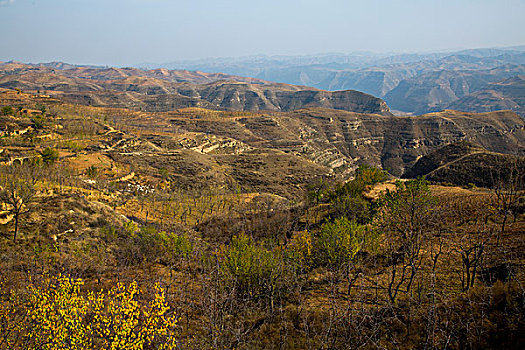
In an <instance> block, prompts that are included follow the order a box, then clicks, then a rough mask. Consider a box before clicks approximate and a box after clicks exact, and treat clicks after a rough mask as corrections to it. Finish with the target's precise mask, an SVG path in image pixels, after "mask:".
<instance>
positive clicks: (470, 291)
mask: <svg viewBox="0 0 525 350" xmlns="http://www.w3.org/2000/svg"><path fill="white" fill-rule="evenodd" d="M18 98H19V100H16V101H17V104H14V103H12V102H11V105H9V107H12V108H10V109H8V108H2V113H3V114H4V115H5V116H6V117H5V118H6V121H7V122H6V128H8V129H9V128H11V129H13V130H15V129H16V130H19V129H22V128H25V127H26V124H27V126H29V125H33V127H32V128H31V130H30V131H28V132H27V133H25V134H22V135H18V134H17V135H15V134H9V135H8V134H6V135H4V136H3V137H2V138H0V144H1V146H0V147H2V149H3V150H2V153H1V154H0V156H2V157H3V158H2V165H1V166H0V186H1V191H0V200H1V201H2V203H3V204H2V211H1V216H0V220H2V225H1V234H0V267H1V268H0V290H1V292H0V349H173V348H180V349H377V348H380V349H522V348H523V344H525V269H524V264H525V216H524V214H525V213H524V210H525V197H524V189H525V187H524V185H525V184H524V183H523V171H524V169H521V168H516V169H515V172H514V173H513V174H510V176H507V175H508V174H506V176H505V178H504V179H503V180H501V181H500V182H497V181H496V180H497V179H495V182H496V183H497V186H495V187H494V188H491V189H483V188H460V187H454V186H443V185H439V184H434V183H429V182H428V181H427V180H425V179H424V178H417V179H412V180H404V181H395V180H392V179H391V178H390V177H389V175H388V174H387V173H386V172H385V171H383V170H381V169H379V168H375V167H372V166H366V165H362V166H360V167H359V168H357V170H355V172H353V174H352V177H351V180H348V179H343V178H337V177H317V178H311V179H310V180H309V181H308V182H305V183H297V184H296V185H297V186H296V187H294V188H293V191H294V192H290V193H301V195H298V196H297V197H295V198H284V197H282V196H279V195H275V194H272V193H262V192H259V193H255V192H251V191H246V190H244V189H243V188H242V187H241V186H240V185H239V183H236V182H235V181H234V180H232V179H230V178H225V179H222V178H220V177H219V175H217V174H212V173H211V171H210V175H209V178H208V181H207V182H206V181H197V180H195V181H193V183H192V182H191V181H186V179H185V178H183V177H182V176H175V175H174V173H173V172H172V171H171V170H169V169H170V168H168V165H169V164H167V163H163V162H161V161H159V163H158V164H156V163H153V160H152V163H148V164H142V163H139V162H133V158H131V160H129V159H128V158H125V157H129V156H127V155H126V154H128V153H129V154H132V153H133V152H136V153H137V154H138V153H139V152H143V153H144V152H147V151H148V150H151V149H155V147H157V148H158V147H161V146H162V145H160V146H159V144H158V143H153V142H150V141H149V139H148V135H150V134H149V133H148V132H147V131H146V130H138V129H136V128H135V129H134V128H133V127H132V126H130V125H129V124H128V123H126V120H127V119H126V118H128V116H129V115H131V114H133V113H135V112H131V111H127V110H117V109H97V108H91V107H82V106H76V105H68V104H59V103H50V102H48V103H47V104H46V105H44V104H42V105H40V106H37V105H36V104H40V103H41V102H39V101H36V102H34V101H33V102H31V101H32V100H31V99H29V98H28V100H27V101H24V100H20V99H21V97H18ZM4 104H5V107H7V104H6V103H4ZM18 105H20V106H21V107H23V108H26V109H27V108H30V109H33V110H37V111H38V110H39V109H38V108H37V107H40V112H41V113H36V112H35V115H38V117H35V115H33V116H30V115H24V113H22V109H17V106H18ZM187 113H190V112H187ZM210 113H211V112H210ZM211 114H213V113H211ZM221 115H222V114H221ZM242 116H244V115H242ZM213 117H214V118H220V117H221V116H216V115H215V114H214V115H213ZM157 132H158V133H159V134H162V133H163V132H164V131H161V130H159V131H157ZM46 135H48V136H46ZM122 140H124V141H122ZM148 142H149V143H148ZM166 142H167V141H166ZM123 145H125V146H126V147H125V148H121V149H119V152H120V153H119V154H118V155H115V153H112V152H113V150H114V149H118V147H123ZM144 145H147V147H149V148H147V149H146V148H145V147H146V146H144ZM141 147H143V148H141ZM180 154H183V153H182V151H181V153H180ZM180 154H177V156H179V155H180ZM195 157H197V156H195ZM152 159H153V156H152ZM192 161H194V160H193V159H192ZM177 164H179V163H177ZM185 164H186V163H185ZM199 164H200V165H199V166H201V167H204V166H205V165H203V164H204V163H199ZM210 167H211V166H210ZM188 169H189V170H187V171H188V173H189V174H190V175H189V178H190V179H191V176H192V175H191V171H193V170H192V168H191V167H189V166H188ZM494 176H497V173H496V172H495V173H494ZM194 179H196V178H194ZM344 180H346V181H344ZM219 181H222V182H220V183H219Z"/></svg>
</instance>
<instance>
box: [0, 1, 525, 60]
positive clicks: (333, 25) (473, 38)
mask: <svg viewBox="0 0 525 350" xmlns="http://www.w3.org/2000/svg"><path fill="white" fill-rule="evenodd" d="M524 18H525V0H490V1H489V0H441V1H437V0H405V1H401V0H362V1H352V0H347V1H344V0H324V1H320V0H319V1H313V0H262V1H250V0H225V1H219V0H215V1H212V0H0V44H1V49H0V61H7V60H19V61H23V62H48V61H55V60H57V61H65V62H71V63H84V64H107V65H131V64H136V63H143V62H170V61H175V60H181V59H196V58H206V57H232V56H245V55H255V54H266V55H305V54H315V53H323V52H340V53H350V52H356V51H373V52H420V51H426V52H428V51H437V50H445V49H462V48H479V47H503V46H512V45H524V44H525V21H524Z"/></svg>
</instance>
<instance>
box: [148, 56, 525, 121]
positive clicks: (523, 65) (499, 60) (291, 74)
mask: <svg viewBox="0 0 525 350" xmlns="http://www.w3.org/2000/svg"><path fill="white" fill-rule="evenodd" d="M138 66H139V67H141V68H150V69H151V68H159V67H163V68H169V69H188V70H198V71H203V72H222V73H225V74H234V75H240V76H249V77H253V78H257V79H262V80H266V81H275V82H281V83H286V84H293V85H306V86H311V87H315V88H318V89H323V90H329V91H336V90H357V91H362V92H364V93H367V94H371V95H374V96H377V97H381V98H384V99H385V101H386V102H387V103H388V105H389V106H390V107H391V108H392V109H393V110H398V111H402V112H406V113H413V114H422V113H428V112H434V111H438V110H442V109H446V108H449V105H451V104H453V103H454V102H456V101H457V100H459V99H462V98H464V97H467V96H470V95H471V94H474V93H476V92H479V91H482V90H486V89H490V87H491V86H492V85H490V84H493V83H502V82H503V81H504V80H506V79H509V78H513V77H516V76H519V75H524V74H525V46H516V47H509V48H497V49H473V50H462V51H455V52H437V53H427V54H396V55H389V54H372V53H358V54H350V55H342V54H323V55H312V56H272V57H268V56H252V57H244V58H215V59H204V60H196V61H179V62H172V63H165V64H141V65H138ZM475 96H476V95H473V96H472V97H473V98H472V99H467V100H463V102H462V103H461V107H462V108H465V110H466V111H475V110H479V109H478V108H479V103H477V102H476V104H474V105H472V106H471V105H469V104H467V102H465V101H470V100H472V101H474V100H476V98H475ZM499 97H501V98H503V99H504V100H505V99H507V98H509V99H511V100H513V98H512V97H511V96H507V95H506V94H505V93H503V92H500V96H499ZM485 102H488V101H485ZM503 105H508V106H514V107H512V109H513V110H514V111H517V112H519V113H522V109H523V106H522V105H520V104H519V103H518V106H516V105H514V104H513V103H512V102H510V101H509V102H508V103H504V104H503ZM501 107H502V104H501V103H499V104H486V105H485V106H484V109H483V111H486V110H498V109H500V108H501Z"/></svg>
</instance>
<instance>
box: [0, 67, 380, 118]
mask: <svg viewBox="0 0 525 350" xmlns="http://www.w3.org/2000/svg"><path fill="white" fill-rule="evenodd" d="M66 68H67V69H54V68H52V67H47V66H35V65H24V64H20V63H7V64H3V65H0V88H7V89H17V88H18V89H22V90H24V91H33V92H39V91H41V92H42V93H44V92H45V94H49V95H51V96H56V97H58V96H59V97H60V98H61V99H63V100H67V101H70V102H73V103H81V104H85V105H93V106H99V107H118V108H131V109H135V110H143V111H149V112H166V111H170V110H174V109H178V108H184V107H202V108H208V109H219V110H230V111H259V110H270V111H290V110H295V109H299V108H305V107H325V108H334V109H341V110H348V111H353V112H361V113H378V114H385V115H389V114H390V111H389V108H388V106H387V105H386V103H385V102H384V101H382V100H381V99H379V98H376V97H373V96H370V95H367V94H364V93H361V92H358V91H352V90H349V91H337V92H328V91H323V90H318V89H315V88H309V87H304V86H294V85H287V84H280V83H269V82H265V81H261V80H257V79H252V78H242V77H236V76H229V75H225V74H220V73H216V74H209V73H201V72H188V71H168V70H165V69H156V70H150V71H143V70H140V69H136V68H96V67H74V68H69V67H67V66H66Z"/></svg>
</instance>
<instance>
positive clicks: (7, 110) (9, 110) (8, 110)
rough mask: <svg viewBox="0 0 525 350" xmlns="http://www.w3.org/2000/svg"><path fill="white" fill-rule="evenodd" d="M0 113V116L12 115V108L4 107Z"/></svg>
mask: <svg viewBox="0 0 525 350" xmlns="http://www.w3.org/2000/svg"><path fill="white" fill-rule="evenodd" d="M0 111H1V112H2V115H12V114H13V113H14V111H13V107H11V106H4V107H2V109H1V110H0Z"/></svg>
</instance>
